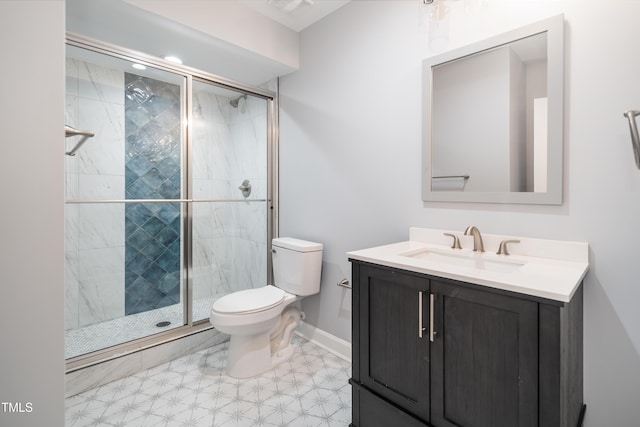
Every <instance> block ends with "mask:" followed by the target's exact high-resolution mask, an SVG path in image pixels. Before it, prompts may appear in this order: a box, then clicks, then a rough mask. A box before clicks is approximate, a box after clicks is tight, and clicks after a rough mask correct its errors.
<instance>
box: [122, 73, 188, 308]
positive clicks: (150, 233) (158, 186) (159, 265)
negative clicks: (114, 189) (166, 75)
mask: <svg viewBox="0 0 640 427" xmlns="http://www.w3.org/2000/svg"><path fill="white" fill-rule="evenodd" d="M125 135H126V142H125V186H126V189H125V197H126V198H127V199H176V198H180V183H181V169H180V160H181V146H180V86H178V85H174V84H170V83H165V82H162V81H159V80H155V79H151V78H147V77H141V76H137V75H135V74H130V73H125ZM180 218H181V212H180V205H179V204H177V203H167V204H151V203H147V204H143V203H140V204H127V206H126V210H125V263H126V268H125V314H126V315H130V314H135V313H141V312H144V311H147V310H153V309H156V308H161V307H166V306H169V305H173V304H176V303H179V302H180V242H181V239H180V230H181V224H180Z"/></svg>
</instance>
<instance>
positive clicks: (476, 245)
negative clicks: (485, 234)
mask: <svg viewBox="0 0 640 427" xmlns="http://www.w3.org/2000/svg"><path fill="white" fill-rule="evenodd" d="M464 235H465V236H473V251H474V252H484V244H482V235H481V234H480V230H478V227H476V226H475V225H470V226H468V227H467V229H466V230H465V231H464Z"/></svg>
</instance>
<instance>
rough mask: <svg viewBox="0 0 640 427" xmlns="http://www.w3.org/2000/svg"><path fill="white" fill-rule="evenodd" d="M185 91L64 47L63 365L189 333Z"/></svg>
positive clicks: (128, 65)
mask: <svg viewBox="0 0 640 427" xmlns="http://www.w3.org/2000/svg"><path fill="white" fill-rule="evenodd" d="M186 82H187V79H186V77H185V76H183V75H179V74H175V73H171V72H168V71H165V70H161V69H156V68H153V67H150V66H147V67H146V68H145V67H144V66H141V65H140V64H136V63H133V62H131V61H127V60H124V59H120V58H116V57H112V56H108V55H105V54H102V53H98V52H94V51H91V50H87V49H82V48H79V47H75V46H67V63H66V113H65V122H66V123H65V124H66V125H67V126H68V127H66V128H65V129H66V133H67V138H66V140H65V144H66V147H65V151H66V153H67V156H66V173H65V178H66V204H65V235H66V247H65V255H66V276H65V287H66V303H65V323H66V332H65V337H66V340H65V342H66V344H65V348H66V357H67V358H68V359H69V358H73V357H76V356H80V355H84V354H87V353H91V352H94V351H98V350H101V349H104V348H107V347H111V346H115V345H118V344H122V343H125V342H128V341H132V340H136V339H139V338H142V337H146V336H149V335H153V334H156V333H159V332H164V331H167V330H168V329H172V328H176V327H181V326H184V325H185V324H186V322H185V320H186V318H185V313H186V311H185V309H184V301H185V298H184V291H185V289H186V286H185V283H186V280H185V274H184V271H185V269H184V267H183V266H184V255H183V247H184V242H185V238H186V236H185V235H184V231H183V229H184V227H183V221H184V218H185V210H186V204H185V203H184V201H183V188H184V185H183V182H184V179H183V177H184V176H186V173H185V162H184V146H185V144H184V139H185V138H184V132H183V124H182V118H183V117H185V111H186V102H185V100H186V95H185V88H186ZM70 129H75V130H79V131H81V132H84V133H86V134H87V135H84V136H83V135H77V134H76V133H75V131H70ZM89 133H91V134H93V136H91V137H87V138H85V136H88V134H89ZM80 142H82V143H81V144H79V143H80Z"/></svg>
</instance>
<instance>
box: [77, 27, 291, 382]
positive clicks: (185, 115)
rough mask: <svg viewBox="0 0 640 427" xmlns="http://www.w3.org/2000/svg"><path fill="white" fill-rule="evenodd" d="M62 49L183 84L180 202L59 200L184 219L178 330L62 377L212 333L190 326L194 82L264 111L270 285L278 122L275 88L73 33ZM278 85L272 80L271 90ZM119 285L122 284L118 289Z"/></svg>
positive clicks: (101, 354)
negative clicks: (152, 208)
mask: <svg viewBox="0 0 640 427" xmlns="http://www.w3.org/2000/svg"><path fill="white" fill-rule="evenodd" d="M66 45H69V46H75V47H78V48H82V49H86V50H89V51H93V52H96V53H101V54H105V55H108V56H111V57H114V58H118V59H122V60H126V61H130V62H132V63H139V64H142V65H145V66H149V67H153V68H156V69H160V70H163V71H167V72H171V73H174V74H176V75H179V76H182V77H184V78H185V85H184V93H182V94H181V101H182V102H184V107H183V108H182V109H181V110H182V111H181V122H182V123H181V127H182V135H183V137H182V138H181V146H182V150H183V159H182V162H181V164H182V167H183V171H184V172H183V175H182V179H183V180H184V182H183V185H182V187H183V194H182V195H181V196H182V197H185V196H186V198H180V199H162V200H152V199H134V200H127V199H125V200H83V201H80V200H79V201H70V200H65V204H81V203H118V202H119V203H156V202H163V203H180V204H181V205H182V206H183V208H182V210H183V212H184V217H183V218H182V230H183V236H184V241H183V242H182V245H183V254H184V257H183V258H184V259H183V263H182V266H181V268H182V271H183V277H184V283H186V286H183V290H182V295H181V303H182V306H183V320H184V321H183V323H184V325H183V326H179V327H176V328H173V329H171V330H167V331H166V332H159V333H156V334H153V335H149V336H146V337H142V338H138V339H135V340H133V341H128V342H125V343H121V344H117V345H114V346H110V347H107V348H104V349H101V350H97V351H93V352H90V353H86V354H82V355H79V356H76V357H72V358H69V359H67V360H66V373H71V372H74V371H78V370H80V369H83V368H86V367H89V366H92V365H95V364H98V363H102V362H105V361H108V360H112V359H116V358H119V357H122V356H126V355H128V354H131V353H135V352H138V351H141V350H144V349H147V348H151V347H155V346H157V345H161V344H164V343H168V342H171V341H174V340H177V339H180V338H184V337H187V336H189V335H193V334H196V333H199V332H203V331H205V330H209V329H213V326H212V325H211V324H210V323H209V320H208V319H203V320H199V321H195V322H194V321H193V318H192V316H193V253H192V243H193V204H194V203H198V202H199V200H198V199H193V168H192V165H193V146H192V136H193V132H192V130H191V125H190V124H191V123H192V119H193V111H192V101H193V93H192V89H193V81H194V79H195V80H197V81H199V82H203V83H206V84H210V85H212V86H218V87H221V88H225V89H229V90H233V91H237V92H241V93H243V94H247V95H251V96H255V97H258V98H262V99H264V100H265V101H266V103H267V104H266V107H267V159H266V161H267V194H266V201H265V202H266V209H267V215H266V216H267V242H266V248H267V253H266V254H265V256H266V258H267V263H266V265H267V272H266V273H267V274H266V276H267V281H268V282H269V283H272V282H273V269H272V262H271V257H270V256H269V254H270V253H271V240H272V238H273V237H277V236H278V157H279V156H278V141H279V127H278V124H279V120H278V110H279V108H278V87H276V91H271V90H268V89H265V88H261V87H257V86H253V85H249V84H246V83H242V82H238V81H235V80H232V79H228V78H225V77H221V76H218V75H215V74H212V73H208V72H205V71H202V70H199V69H196V68H192V67H189V66H185V65H182V64H176V63H173V62H169V61H166V60H164V59H161V58H157V57H154V56H152V55H148V54H145V53H142V52H139V51H136V50H132V49H127V48H124V47H121V46H116V45H113V44H110V43H106V42H102V41H99V40H96V39H92V38H89V37H86V36H83V35H80V34H77V33H73V32H67V33H66ZM278 85H279V80H278V79H276V86H278ZM202 201H203V202H211V201H212V200H206V201H205V200H202ZM215 201H216V202H220V201H222V202H236V201H243V200H235V199H234V200H215ZM123 285H124V284H123Z"/></svg>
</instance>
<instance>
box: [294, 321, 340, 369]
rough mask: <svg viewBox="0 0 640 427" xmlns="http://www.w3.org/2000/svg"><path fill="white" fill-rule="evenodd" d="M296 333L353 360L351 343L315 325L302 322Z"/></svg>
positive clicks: (337, 354)
mask: <svg viewBox="0 0 640 427" xmlns="http://www.w3.org/2000/svg"><path fill="white" fill-rule="evenodd" d="M296 333H297V334H298V335H300V336H301V337H303V338H305V339H308V340H309V341H311V342H312V343H314V344H315V345H317V346H319V347H322V348H324V349H325V350H327V351H329V352H331V353H333V354H335V355H336V356H338V357H339V358H341V359H344V360H346V361H347V362H351V343H350V342H348V341H345V340H343V339H341V338H338V337H336V336H335V335H331V334H330V333H328V332H325V331H323V330H322V329H318V328H316V327H315V326H313V325H310V324H308V323H305V322H300V324H299V325H298V328H297V329H296Z"/></svg>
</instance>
